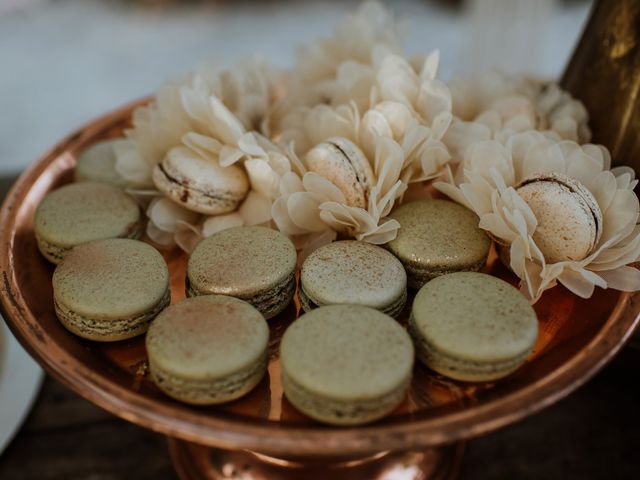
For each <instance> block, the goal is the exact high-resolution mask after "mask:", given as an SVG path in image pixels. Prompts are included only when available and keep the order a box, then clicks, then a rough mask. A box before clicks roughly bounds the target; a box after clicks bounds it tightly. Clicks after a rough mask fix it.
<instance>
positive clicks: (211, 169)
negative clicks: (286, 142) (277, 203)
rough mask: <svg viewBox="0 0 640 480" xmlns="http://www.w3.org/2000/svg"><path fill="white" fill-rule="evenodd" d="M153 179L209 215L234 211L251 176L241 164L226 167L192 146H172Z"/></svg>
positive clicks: (172, 196) (169, 193)
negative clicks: (248, 175) (200, 153)
mask: <svg viewBox="0 0 640 480" xmlns="http://www.w3.org/2000/svg"><path fill="white" fill-rule="evenodd" d="M152 178H153V183H154V184H155V186H156V187H157V188H158V190H160V191H161V192H162V193H164V194H165V195H166V196H167V197H168V198H170V199H171V200H173V201H174V202H176V203H178V204H179V205H182V206H183V207H184V208H186V209H188V210H192V211H194V212H198V213H203V214H205V215H220V214H222V213H229V212H233V211H234V210H235V209H236V208H237V207H238V205H239V204H240V202H242V200H244V198H245V197H246V195H247V192H248V191H249V180H248V179H247V175H246V173H245V172H244V170H243V169H242V168H241V167H239V166H237V165H230V166H228V167H222V166H221V165H220V164H219V163H218V160H217V159H213V158H204V157H202V156H201V155H199V154H198V153H196V152H194V151H193V150H191V149H190V148H187V147H184V146H179V147H174V148H172V149H171V150H169V153H167V155H166V156H165V158H164V159H163V160H162V162H160V163H159V164H158V165H156V166H155V167H154V169H153V175H152Z"/></svg>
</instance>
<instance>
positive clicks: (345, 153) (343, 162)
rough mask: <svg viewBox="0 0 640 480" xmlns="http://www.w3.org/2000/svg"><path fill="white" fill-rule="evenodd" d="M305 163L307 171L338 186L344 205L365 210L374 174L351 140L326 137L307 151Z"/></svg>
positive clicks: (362, 154)
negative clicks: (343, 197) (325, 139)
mask: <svg viewBox="0 0 640 480" xmlns="http://www.w3.org/2000/svg"><path fill="white" fill-rule="evenodd" d="M305 163H306V166H307V168H308V169H309V171H311V172H315V173H317V174H318V175H321V176H322V177H324V178H326V179H327V180H329V181H330V182H331V183H333V184H334V185H335V186H336V187H338V188H339V189H340V191H341V192H342V193H343V194H344V196H345V199H346V202H347V205H349V206H351V207H359V208H367V204H368V201H369V191H370V190H371V188H372V187H373V185H374V184H375V182H376V180H375V175H374V173H373V169H372V168H371V164H370V163H369V160H368V159H367V157H366V156H365V155H364V153H362V150H360V149H359V148H358V146H357V145H356V144H355V143H353V142H352V141H351V140H347V139H346V138H342V137H334V138H330V139H329V140H327V141H325V142H322V143H320V144H318V145H316V146H315V147H313V148H312V149H311V150H309V152H308V153H307V155H306V157H305Z"/></svg>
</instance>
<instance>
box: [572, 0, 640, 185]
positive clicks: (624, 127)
mask: <svg viewBox="0 0 640 480" xmlns="http://www.w3.org/2000/svg"><path fill="white" fill-rule="evenodd" d="M561 84H562V87H563V88H565V89H566V90H568V91H569V92H571V94H572V95H573V96H575V97H576V98H578V99H580V100H582V102H584V105H585V107H586V108H587V110H588V111H589V115H590V122H589V124H590V126H591V128H592V130H593V140H592V141H593V142H594V143H599V144H602V145H605V146H606V147H607V148H609V150H610V151H611V156H612V160H613V164H614V165H629V166H631V167H633V168H634V169H635V171H636V172H640V108H639V107H640V98H639V92H640V1H638V0H597V1H596V2H595V3H594V6H593V8H592V11H591V16H590V18H589V20H588V22H587V24H586V26H585V29H584V31H583V33H582V37H581V39H580V41H579V42H578V45H577V46H576V48H575V50H574V52H573V56H572V57H571V60H570V61H569V64H568V65H567V69H566V71H565V72H564V75H563V77H562V80H561Z"/></svg>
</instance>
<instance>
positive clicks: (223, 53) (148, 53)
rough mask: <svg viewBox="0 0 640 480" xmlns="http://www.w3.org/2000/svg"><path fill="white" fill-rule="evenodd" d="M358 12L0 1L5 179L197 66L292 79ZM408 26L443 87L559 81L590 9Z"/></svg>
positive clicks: (482, 15) (564, 6)
mask: <svg viewBox="0 0 640 480" xmlns="http://www.w3.org/2000/svg"><path fill="white" fill-rule="evenodd" d="M359 3H360V2H359V1H356V0H353V1H351V0H349V1H346V0H343V1H339V0H334V1H318V0H312V1H294V0H282V1H276V0H262V1H257V0H254V1H249V0H244V1H226V2H225V1H213V0H210V1H195V0H192V1H170V0H142V1H133V0H131V1H125V0H118V1H116V0H0V175H3V176H6V175H12V174H15V173H17V172H19V171H20V170H22V169H23V168H25V167H26V166H27V165H28V164H30V163H31V162H33V161H34V160H35V159H36V158H37V157H38V156H39V155H41V154H42V153H43V152H44V151H45V150H46V149H48V148H49V147H51V146H52V145H53V144H54V143H55V142H56V141H58V140H59V139H60V138H61V137H63V136H64V135H66V134H67V133H69V132H70V131H72V130H73V129H75V128H77V127H79V126H80V125H81V124H82V123H83V122H86V121H88V120H90V119H91V118H93V117H95V116H97V115H99V114H101V113H103V112H105V111H107V110H109V109H112V108H115V107H117V106H119V105H120V104H123V103H125V102H127V101H129V100H132V99H134V98H136V97H140V96H143V95H146V94H149V93H152V92H153V91H154V90H155V89H157V88H158V87H159V86H160V85H161V84H162V83H164V82H165V81H166V80H167V79H170V78H172V77H174V76H176V75H178V74H180V73H183V72H186V71H189V70H191V69H192V68H193V67H194V66H196V65H197V64H199V63H200V62H202V61H203V60H213V61H216V62H220V63H221V64H223V65H227V64H229V63H231V62H233V61H234V60H236V59H238V58H240V57H243V56H249V55H253V54H255V53H259V54H261V55H262V56H264V57H265V58H267V59H269V60H270V61H271V62H273V63H275V64H277V65H279V66H283V67H287V66H289V65H291V64H292V63H293V60H294V53H295V48H296V46H297V45H299V44H300V43H306V42H309V41H311V40H313V39H314V38H316V37H318V36H328V35H330V34H331V32H332V31H333V29H334V27H335V25H336V24H337V23H338V22H339V20H340V19H341V18H342V16H343V15H344V13H345V12H346V11H349V10H353V9H355V8H356V7H357V5H358V4H359ZM386 3H387V4H388V5H389V6H391V7H392V9H393V10H394V12H395V13H396V15H397V17H400V18H406V19H408V22H409V25H410V31H409V35H408V37H407V42H406V47H407V51H408V53H410V54H412V53H417V52H426V51H430V50H432V49H435V48H438V49H440V51H441V70H440V73H441V76H442V77H443V78H444V79H445V80H446V79H447V78H450V77H451V76H452V75H453V74H455V73H456V72H469V71H474V70H483V69H487V68H492V67H499V68H501V69H503V70H507V71H518V72H528V73H532V74H535V75H539V76H543V77H549V78H555V77H558V75H559V74H560V72H561V71H562V69H563V67H564V64H565V62H566V60H567V59H568V56H569V55H570V53H571V51H572V48H573V45H574V43H575V41H576V40H577V38H578V36H579V34H580V32H581V29H582V25H583V22H584V20H585V19H586V16H587V14H588V11H589V7H590V2H589V1H577V0H574V1H560V0H466V1H452V0H448V1H447V0H439V1H435V0H432V1H428V0H413V1H411V0H396V1H393V2H391V1H387V2H386Z"/></svg>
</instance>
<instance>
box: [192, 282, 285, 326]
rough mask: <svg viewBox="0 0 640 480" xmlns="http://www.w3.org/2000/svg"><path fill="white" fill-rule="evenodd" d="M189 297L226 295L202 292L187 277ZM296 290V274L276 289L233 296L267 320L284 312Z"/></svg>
mask: <svg viewBox="0 0 640 480" xmlns="http://www.w3.org/2000/svg"><path fill="white" fill-rule="evenodd" d="M185 286H186V291H185V293H186V295H187V297H197V296H199V295H224V293H218V292H212V291H201V290H198V289H197V288H195V287H194V286H193V283H192V282H191V281H190V279H189V275H187V277H186V279H185ZM295 290H296V277H295V273H292V274H291V275H289V276H288V277H287V278H286V279H285V280H284V281H283V282H281V283H279V284H278V285H276V286H275V287H273V288H271V289H269V290H265V291H263V292H259V293H256V294H253V295H231V296H233V297H235V298H239V299H240V300H244V301H245V302H247V303H250V304H251V305H253V306H254V307H255V308H256V309H257V310H258V311H259V312H260V313H262V314H263V315H264V317H265V318H266V319H269V318H272V317H274V316H275V315H277V314H278V313H280V312H282V311H283V310H284V309H285V308H286V306H287V305H288V304H289V303H290V302H291V299H292V298H293V294H294V293H295Z"/></svg>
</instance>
